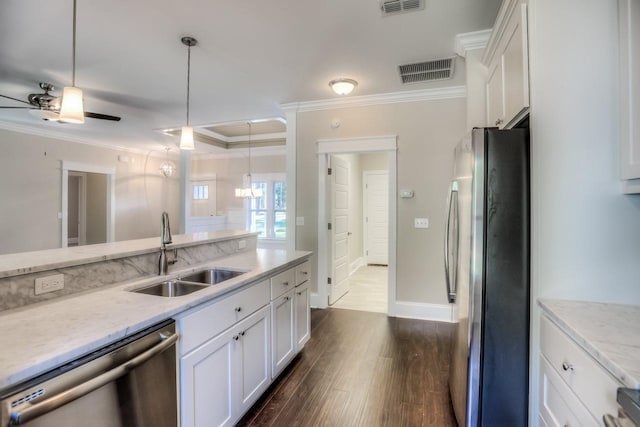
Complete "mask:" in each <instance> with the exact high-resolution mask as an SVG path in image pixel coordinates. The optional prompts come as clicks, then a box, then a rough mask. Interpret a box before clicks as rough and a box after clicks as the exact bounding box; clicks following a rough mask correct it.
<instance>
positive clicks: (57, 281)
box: [35, 274, 64, 295]
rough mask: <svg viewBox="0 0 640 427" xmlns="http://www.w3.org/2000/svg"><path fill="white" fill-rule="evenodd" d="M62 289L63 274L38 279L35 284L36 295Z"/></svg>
mask: <svg viewBox="0 0 640 427" xmlns="http://www.w3.org/2000/svg"><path fill="white" fill-rule="evenodd" d="M60 289H64V274H54V275H53V276H47V277H39V278H37V279H36V283H35V293H36V295H40V294H46V293H47V292H53V291H59V290H60Z"/></svg>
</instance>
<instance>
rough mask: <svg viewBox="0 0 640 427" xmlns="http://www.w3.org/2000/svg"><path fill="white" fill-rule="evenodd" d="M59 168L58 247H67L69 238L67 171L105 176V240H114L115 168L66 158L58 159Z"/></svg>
mask: <svg viewBox="0 0 640 427" xmlns="http://www.w3.org/2000/svg"><path fill="white" fill-rule="evenodd" d="M60 169H61V170H62V206H61V208H62V209H61V212H62V214H61V219H62V224H61V225H62V227H61V233H60V234H61V244H60V247H62V248H66V247H68V239H69V224H68V221H69V205H68V203H69V171H73V172H87V173H100V174H103V175H106V176H107V242H114V241H115V235H116V230H115V218H116V194H115V178H116V169H115V168H114V167H108V166H98V165H92V164H88V163H78V162H70V161H68V160H61V161H60Z"/></svg>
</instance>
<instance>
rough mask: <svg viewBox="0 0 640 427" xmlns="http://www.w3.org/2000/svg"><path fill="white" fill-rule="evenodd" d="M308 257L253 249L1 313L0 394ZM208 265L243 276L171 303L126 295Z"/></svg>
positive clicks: (131, 294) (300, 252)
mask: <svg viewBox="0 0 640 427" xmlns="http://www.w3.org/2000/svg"><path fill="white" fill-rule="evenodd" d="M310 255H311V252H302V251H294V252H290V251H285V250H276V249H258V250H257V251H255V252H244V253H241V254H237V255H233V256H229V257H225V258H219V259H216V260H214V261H211V262H208V263H206V264H201V265H195V266H191V267H190V268H189V269H185V270H181V271H175V272H170V273H171V274H169V275H168V276H164V277H160V276H152V277H146V278H143V279H139V280H134V281H129V282H125V283H121V284H118V285H114V286H111V287H109V288H103V289H101V290H96V291H92V292H88V293H85V294H76V295H73V296H69V297H67V298H59V299H57V300H53V301H51V302H47V303H42V304H35V305H32V306H28V307H24V308H21V309H16V310H12V311H9V312H5V313H3V314H0V324H1V325H2V334H0V392H2V391H3V390H6V389H8V388H10V387H11V386H13V385H15V384H18V383H20V382H22V381H24V380H27V379H29V378H32V377H35V376H37V375H40V374H42V373H44V372H46V371H48V370H50V369H53V368H55V367H57V366H60V365H62V364H64V363H66V362H69V361H71V360H73V359H76V358H78V357H79V356H82V355H83V354H86V353H88V352H91V351H93V350H96V349H98V348H101V347H103V346H105V345H107V344H109V343H112V342H114V341H117V340H119V339H122V338H124V337H125V336H127V335H130V334H132V333H135V332H137V331H140V330H142V329H145V328H147V327H149V326H151V325H153V324H155V323H158V322H160V321H163V320H165V319H168V318H171V317H173V316H175V315H176V314H178V313H181V312H183V311H185V310H188V309H189V308H192V307H194V306H196V305H199V304H202V303H204V302H207V301H209V300H212V299H214V298H216V297H219V296H221V295H223V294H225V293H228V292H231V291H233V290H236V289H238V288H241V287H242V286H244V285H247V284H249V283H250V282H255V281H257V280H261V279H263V278H266V277H268V276H271V275H272V274H273V273H275V272H277V271H279V270H284V269H286V268H289V267H291V266H293V265H295V264H298V263H300V262H301V261H302V260H303V259H305V258H307V257H309V256H310ZM210 266H216V267H226V268H232V269H238V270H248V272H247V273H245V274H243V275H240V276H238V277H236V278H233V279H230V280H228V281H225V282H223V283H221V284H219V285H215V286H212V287H211V288H208V289H204V290H200V291H197V292H194V293H192V294H189V295H185V296H181V297H175V298H164V297H157V296H152V295H145V294H139V293H134V292H127V291H128V290H131V289H136V288H140V287H144V286H145V285H150V284H153V283H157V282H159V281H162V280H164V279H168V278H172V277H175V276H176V275H178V274H184V273H188V272H191V271H196V270H199V269H202V268H204V267H210Z"/></svg>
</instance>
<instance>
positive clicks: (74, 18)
mask: <svg viewBox="0 0 640 427" xmlns="http://www.w3.org/2000/svg"><path fill="white" fill-rule="evenodd" d="M76 3H77V0H73V48H72V49H71V52H72V54H71V56H72V59H73V68H72V74H71V86H74V87H75V85H76V8H77V6H76Z"/></svg>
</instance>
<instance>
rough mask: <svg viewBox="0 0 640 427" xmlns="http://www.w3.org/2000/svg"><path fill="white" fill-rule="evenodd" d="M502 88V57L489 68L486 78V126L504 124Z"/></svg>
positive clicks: (500, 125)
mask: <svg viewBox="0 0 640 427" xmlns="http://www.w3.org/2000/svg"><path fill="white" fill-rule="evenodd" d="M503 94H504V92H503V88H502V57H501V56H500V55H498V57H497V60H496V61H495V63H493V64H492V66H491V67H490V68H489V78H488V79H487V126H490V127H492V126H499V127H500V128H502V127H503V126H504V99H503Z"/></svg>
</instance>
